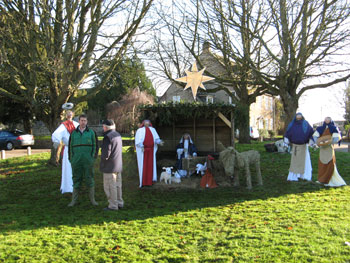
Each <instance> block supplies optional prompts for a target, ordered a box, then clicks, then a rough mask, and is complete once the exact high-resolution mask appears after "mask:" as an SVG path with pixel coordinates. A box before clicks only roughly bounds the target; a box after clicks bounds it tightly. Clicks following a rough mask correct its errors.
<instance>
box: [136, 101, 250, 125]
mask: <svg viewBox="0 0 350 263" xmlns="http://www.w3.org/2000/svg"><path fill="white" fill-rule="evenodd" d="M139 109H140V111H141V112H142V113H141V120H144V119H150V120H151V121H152V122H156V123H157V124H158V125H171V124H172V123H173V122H177V121H179V120H184V119H194V118H195V119H200V118H201V119H212V118H214V117H217V115H218V113H219V112H221V113H222V114H223V115H225V116H226V117H227V118H228V119H230V114H231V112H232V113H233V114H234V116H235V120H236V121H237V116H240V117H242V116H243V115H244V111H243V110H242V107H241V106H239V105H238V106H237V105H231V104H225V103H208V104H206V103H200V102H177V103H174V102H168V103H158V104H153V105H150V104H146V105H141V106H139ZM238 119H239V118H238Z"/></svg>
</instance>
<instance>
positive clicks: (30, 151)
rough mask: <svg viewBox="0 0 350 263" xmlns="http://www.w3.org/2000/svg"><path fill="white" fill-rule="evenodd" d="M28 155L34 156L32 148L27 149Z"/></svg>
mask: <svg viewBox="0 0 350 263" xmlns="http://www.w3.org/2000/svg"><path fill="white" fill-rule="evenodd" d="M27 155H32V148H30V146H28V147H27Z"/></svg>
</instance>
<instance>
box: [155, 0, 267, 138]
mask: <svg viewBox="0 0 350 263" xmlns="http://www.w3.org/2000/svg"><path fill="white" fill-rule="evenodd" d="M259 2H260V1H258V0H241V1H236V2H235V4H234V3H233V2H232V1H220V0H219V1H204V0H191V1H186V3H183V2H180V1H173V4H174V5H173V7H172V10H173V12H172V14H173V15H172V16H171V17H170V16H169V15H168V14H169V10H162V9H160V10H159V15H160V16H161V17H162V21H164V28H162V29H161V32H166V33H165V34H166V36H167V38H168V41H167V42H165V41H162V39H160V37H159V34H158V35H156V36H155V37H154V39H155V48H154V50H156V51H157V56H158V57H157V58H158V59H157V62H158V66H159V67H158V68H160V69H161V71H162V72H163V73H164V75H165V76H166V77H167V78H168V79H170V80H171V81H174V79H176V77H179V76H181V75H182V74H183V72H184V68H188V67H189V64H190V62H193V60H195V61H196V62H197V64H198V65H199V66H200V67H201V68H203V67H205V66H207V67H208V61H206V59H205V58H204V57H202V56H201V49H202V45H203V43H205V42H207V45H208V43H209V45H210V48H211V49H212V53H213V56H214V57H216V59H217V61H218V62H219V64H220V65H221V67H220V69H218V70H207V72H206V75H208V76H211V77H214V78H215V83H216V84H217V86H216V88H211V89H207V90H206V91H202V92H207V93H215V92H217V91H220V90H223V91H225V92H226V93H227V94H228V96H230V97H231V98H232V101H233V102H235V103H239V104H240V105H241V109H243V111H244V115H243V116H244V117H242V118H240V122H239V126H238V129H239V130H240V137H239V140H240V142H249V141H250V136H249V106H250V105H251V104H252V103H254V102H255V100H256V97H257V96H259V95H262V94H264V92H266V91H267V90H266V88H265V87H264V86H263V85H261V83H260V82H258V81H256V79H255V77H254V75H253V73H254V72H253V71H252V70H251V67H250V64H249V62H250V61H252V62H254V65H255V66H256V67H258V68H260V69H261V70H263V69H264V67H266V66H267V65H268V64H269V63H268V61H267V59H268V58H266V57H264V55H263V54H262V52H261V51H262V44H261V42H260V41H258V40H257V39H256V38H255V37H253V36H252V34H250V33H251V32H255V34H260V35H264V34H265V33H266V30H267V27H268V22H269V21H268V20H267V21H264V22H261V19H260V17H262V16H263V15H264V13H265V11H266V10H264V8H263V6H260V5H259ZM191 59H192V61H191ZM209 63H210V62H209Z"/></svg>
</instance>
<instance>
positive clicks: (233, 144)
mask: <svg viewBox="0 0 350 263" xmlns="http://www.w3.org/2000/svg"><path fill="white" fill-rule="evenodd" d="M231 146H232V147H235V118H234V115H233V111H231Z"/></svg>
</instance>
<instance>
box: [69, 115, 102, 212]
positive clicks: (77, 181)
mask: <svg viewBox="0 0 350 263" xmlns="http://www.w3.org/2000/svg"><path fill="white" fill-rule="evenodd" d="M87 123H88V121H87V116H86V115H84V114H82V115H80V116H79V126H78V127H77V128H76V129H75V130H74V131H73V132H72V134H71V135H70V138H69V161H70V163H71V165H72V172H73V195H72V202H71V203H70V204H69V205H68V206H74V205H75V204H76V202H77V200H78V195H79V191H80V189H81V186H82V184H83V182H85V185H86V186H87V187H88V189H89V198H90V201H91V203H92V204H93V205H98V203H97V202H96V201H95V181H94V161H95V159H96V157H97V154H98V143H97V137H96V133H95V132H94V131H93V130H92V129H90V128H89V127H88V126H87Z"/></svg>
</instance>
